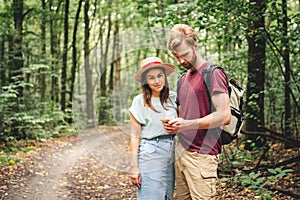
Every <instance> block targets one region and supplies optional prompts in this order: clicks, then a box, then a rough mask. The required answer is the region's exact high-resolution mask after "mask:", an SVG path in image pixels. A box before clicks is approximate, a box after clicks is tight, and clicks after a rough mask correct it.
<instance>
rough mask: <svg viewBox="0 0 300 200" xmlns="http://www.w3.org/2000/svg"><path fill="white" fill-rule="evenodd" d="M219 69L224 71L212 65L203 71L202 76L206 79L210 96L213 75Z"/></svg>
mask: <svg viewBox="0 0 300 200" xmlns="http://www.w3.org/2000/svg"><path fill="white" fill-rule="evenodd" d="M217 68H219V69H221V70H223V68H222V67H219V66H218V65H215V64H212V65H209V66H208V67H207V68H206V69H204V70H203V71H202V76H203V79H204V82H205V85H206V91H207V93H208V94H209V96H210V91H211V75H212V73H213V71H214V70H215V69H217ZM223 71H224V70H223Z"/></svg>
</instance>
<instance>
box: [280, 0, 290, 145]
mask: <svg viewBox="0 0 300 200" xmlns="http://www.w3.org/2000/svg"><path fill="white" fill-rule="evenodd" d="M281 5H282V13H283V17H282V35H283V37H282V46H283V47H282V49H283V52H282V54H283V59H284V66H285V74H284V89H285V90H284V91H285V92H284V105H285V109H284V110H285V117H284V122H285V123H284V126H285V127H284V132H285V134H286V136H288V137H289V138H292V133H291V102H290V93H291V88H290V80H291V78H290V71H291V67H290V55H289V53H290V50H289V49H290V48H289V36H288V16H287V2H286V0H282V4H281ZM286 147H287V148H289V147H291V146H290V145H289V144H288V143H287V144H286Z"/></svg>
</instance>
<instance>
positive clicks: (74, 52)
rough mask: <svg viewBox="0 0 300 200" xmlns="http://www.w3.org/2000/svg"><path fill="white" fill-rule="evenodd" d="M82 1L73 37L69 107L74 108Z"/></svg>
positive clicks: (76, 17) (78, 8)
mask: <svg viewBox="0 0 300 200" xmlns="http://www.w3.org/2000/svg"><path fill="white" fill-rule="evenodd" d="M82 1H83V0H80V1H79V2H78V7H77V11H76V15H75V22H74V28H73V39H72V68H71V77H70V80H71V81H70V95H69V104H68V107H69V108H70V109H71V108H72V102H73V98H72V97H73V92H74V85H75V78H76V70H77V46H76V42H77V30H78V22H79V15H80V11H81V5H82Z"/></svg>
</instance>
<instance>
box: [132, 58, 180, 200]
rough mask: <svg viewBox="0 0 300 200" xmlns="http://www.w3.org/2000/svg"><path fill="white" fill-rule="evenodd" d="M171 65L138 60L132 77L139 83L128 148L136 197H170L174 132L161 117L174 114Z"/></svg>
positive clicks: (145, 199)
mask: <svg viewBox="0 0 300 200" xmlns="http://www.w3.org/2000/svg"><path fill="white" fill-rule="evenodd" d="M174 68H175V67H174V66H173V65H170V64H164V63H163V62H162V60H161V59H160V58H158V57H149V58H146V59H145V60H143V61H142V62H141V69H140V71H139V72H138V73H137V74H136V76H135V79H136V80H137V81H138V82H141V87H142V94H139V95H137V96H136V97H135V98H134V99H133V102H132V105H131V107H130V109H129V112H130V126H131V127H130V128H131V131H130V132H131V139H130V151H131V169H130V176H131V181H132V183H133V184H134V185H135V186H137V187H138V188H137V196H138V199H139V200H154V199H155V200H164V199H168V200H169V199H170V200H171V199H173V192H174V181H175V178H174V177H175V175H174V166H173V163H174V135H170V134H168V133H167V132H166V131H165V130H164V129H163V126H162V123H163V122H162V120H164V119H172V118H174V117H177V105H176V103H175V100H176V93H175V92H169V85H168V81H167V78H166V77H167V76H168V75H170V74H171V73H172V72H173V71H174Z"/></svg>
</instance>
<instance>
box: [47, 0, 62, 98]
mask: <svg viewBox="0 0 300 200" xmlns="http://www.w3.org/2000/svg"><path fill="white" fill-rule="evenodd" d="M61 2H62V0H59V1H58V4H57V5H56V6H54V5H53V0H49V10H50V40H51V42H50V51H51V71H52V72H51V100H52V101H55V102H59V95H58V94H59V87H58V76H59V70H58V63H59V55H60V49H59V43H60V39H59V31H58V29H57V26H56V25H58V19H59V10H60V6H61Z"/></svg>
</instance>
